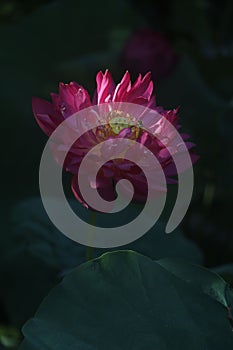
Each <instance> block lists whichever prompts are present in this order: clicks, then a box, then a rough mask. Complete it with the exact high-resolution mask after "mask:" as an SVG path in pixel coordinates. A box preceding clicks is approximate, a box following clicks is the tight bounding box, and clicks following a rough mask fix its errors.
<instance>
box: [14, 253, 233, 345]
mask: <svg viewBox="0 0 233 350" xmlns="http://www.w3.org/2000/svg"><path fill="white" fill-rule="evenodd" d="M174 264H175V269H174V268H173V261H172V260H170V261H169V262H168V261H163V260H162V261H152V260H151V259H149V258H147V257H145V256H142V255H139V254H137V253H135V252H132V251H121V252H120V251H118V252H113V253H107V254H104V255H103V256H102V257H101V258H98V259H96V260H94V261H91V262H88V263H86V264H83V265H81V266H80V267H79V268H76V269H75V270H74V271H73V272H71V273H70V274H69V275H68V276H66V277H65V278H64V280H63V281H62V283H60V284H59V285H58V286H57V287H56V288H54V289H53V290H52V292H51V293H50V294H49V296H48V297H47V298H45V300H44V301H43V303H42V304H41V306H40V308H39V310H38V311H37V313H36V315H35V317H34V318H33V319H32V320H30V321H29V322H28V323H27V324H26V326H25V327H24V328H23V333H24V336H25V340H24V342H23V343H22V345H21V347H20V350H29V349H30V350H40V349H41V350H45V349H46V350H53V349H57V350H59V349H61V350H68V349H82V350H97V349H101V350H105V349H106V350H108V349H111V350H119V349H121V350H124V349H125V350H130V349H133V350H141V349H147V350H154V349H159V350H170V349H179V350H180V349H190V350H200V349H211V350H219V349H221V348H222V346H224V349H225V350H228V349H232V346H233V333H232V328H231V325H230V322H229V320H228V319H227V315H228V310H227V308H226V307H225V306H224V305H226V300H225V297H224V295H225V292H226V291H227V290H228V286H227V285H226V283H225V282H224V281H222V280H221V278H220V277H219V276H217V275H216V274H212V273H211V272H209V271H207V270H203V269H202V268H200V267H198V266H192V265H186V264H184V263H181V262H178V261H174ZM189 269H190V270H189ZM188 276H189V277H188ZM219 286H221V288H219ZM208 287H209V289H208ZM222 287H224V289H223V290H222ZM206 290H212V291H214V293H212V292H211V293H208V292H206ZM216 296H217V297H216ZM219 296H221V300H223V301H224V303H223V304H224V305H223V304H222V303H221V302H219ZM231 299H232V294H231Z"/></svg>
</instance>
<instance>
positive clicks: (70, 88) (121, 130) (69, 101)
mask: <svg viewBox="0 0 233 350" xmlns="http://www.w3.org/2000/svg"><path fill="white" fill-rule="evenodd" d="M96 82H97V89H96V92H95V94H94V98H93V100H92V101H91V99H90V96H89V94H88V92H87V91H86V90H85V89H84V88H83V87H82V86H80V85H78V84H77V83H75V82H71V83H69V84H63V83H60V87H59V94H53V93H52V94H51V97H52V103H50V102H47V101H45V100H43V99H40V98H36V97H34V98H33V100H32V107H33V113H34V116H35V118H36V120H37V122H38V124H39V126H40V127H41V129H42V130H43V131H44V133H45V134H46V135H48V136H50V135H51V134H52V133H53V131H54V130H55V129H56V128H57V127H58V125H59V124H60V123H62V121H64V120H65V119H67V118H68V117H70V116H71V115H73V114H74V113H76V112H78V111H80V110H82V109H84V108H86V107H90V106H92V105H93V106H94V105H96V104H97V105H102V104H104V103H106V102H107V103H108V102H128V103H131V104H135V105H142V106H145V108H146V107H149V108H150V109H153V110H156V111H157V112H158V113H159V114H160V115H162V116H163V117H164V118H163V121H161V123H160V124H159V125H158V131H159V132H160V134H162V135H164V137H165V138H166V141H165V142H164V143H162V142H161V141H159V140H158V139H157V138H156V137H154V136H153V135H152V134H151V133H150V132H149V131H148V130H146V129H143V127H142V125H143V119H142V124H140V123H137V124H136V125H133V123H132V120H131V119H130V117H124V118H123V117H122V116H121V114H120V113H121V112H119V111H113V112H111V113H110V116H109V118H108V123H107V125H105V126H102V125H101V126H99V127H97V128H94V129H93V130H91V131H89V132H87V133H86V134H84V135H82V136H81V137H80V138H79V139H78V140H77V141H76V142H75V143H74V144H73V146H72V147H71V149H70V150H69V152H68V154H67V157H66V160H65V163H64V168H65V170H66V171H69V172H70V173H72V174H73V180H72V190H73V193H74V195H75V196H76V198H77V199H78V200H79V201H80V202H81V203H82V204H83V205H85V206H87V205H86V203H85V202H84V200H83V197H82V195H81V193H80V190H79V186H78V178H77V173H78V171H79V167H80V164H81V162H82V160H83V158H84V156H85V155H86V154H87V153H88V152H89V151H90V150H91V149H92V147H93V146H95V145H98V144H99V143H100V142H102V141H105V140H108V139H118V138H122V137H123V138H129V139H132V140H136V141H137V142H138V143H140V144H142V145H144V146H146V147H147V148H148V149H149V150H150V151H151V152H152V153H153V154H154V155H155V156H156V157H157V159H158V160H159V162H160V164H161V166H162V168H163V171H164V174H165V176H166V179H167V182H168V183H175V182H176V179H175V178H174V176H176V175H177V170H176V167H175V164H174V161H173V158H172V153H173V152H178V151H177V150H178V146H179V145H177V147H175V148H176V149H175V150H174V149H173V150H172V152H170V151H171V150H169V143H170V142H172V140H174V137H175V136H174V135H171V134H169V133H170V131H168V130H169V129H168V128H167V125H166V122H164V121H166V120H167V121H169V122H170V123H171V124H172V125H173V126H174V127H175V128H176V129H177V130H178V129H179V128H180V125H179V124H178V115H177V113H178V110H177V109H173V110H164V109H163V108H162V107H157V106H156V103H155V97H154V96H152V92H153V82H152V80H151V75H150V73H147V74H146V75H145V76H141V75H140V74H139V76H138V78H137V80H136V81H135V82H134V84H132V83H131V80H130V74H129V73H128V72H126V73H125V75H124V76H123V78H122V80H121V82H120V83H119V84H118V85H115V83H114V81H113V79H112V76H111V74H110V72H109V71H108V70H106V71H105V73H102V72H101V71H100V72H99V73H98V74H97V76H96ZM116 118H118V119H117V120H118V122H114V123H113V121H115V120H116ZM127 118H128V119H127ZM142 118H143V117H142ZM119 120H120V122H119ZM152 124H153V120H152ZM181 137H183V140H185V141H186V140H188V139H189V135H186V134H181ZM186 146H187V148H188V149H189V150H190V155H191V159H192V161H193V162H195V161H196V160H197V159H198V156H196V155H195V153H194V152H193V148H194V146H195V145H194V144H193V143H191V142H187V141H186ZM52 148H53V150H54V154H55V155H56V160H57V161H58V163H59V154H62V152H64V151H66V148H67V147H66V142H65V135H64V142H61V144H59V145H57V144H54V145H52ZM170 148H171V147H170ZM104 152H105V153H106V152H108V150H107V149H105V151H104ZM105 155H106V158H107V154H104V153H103V156H105ZM121 178H126V179H128V180H129V181H130V182H131V183H132V184H133V186H134V188H135V194H134V200H135V201H139V202H144V201H145V200H146V197H147V181H146V179H145V175H144V174H143V172H142V170H141V169H140V168H139V167H138V166H137V165H135V164H134V163H132V162H130V161H128V160H126V159H120V160H119V159H117V160H111V161H107V162H106V163H105V165H104V166H103V167H102V168H101V169H100V171H99V173H98V176H97V179H96V182H95V183H94V184H93V183H92V184H91V186H93V187H94V188H95V189H97V190H98V192H99V193H100V195H101V196H102V197H103V198H104V199H106V200H109V201H110V200H113V199H114V198H115V183H116V182H117V181H118V180H119V179H121ZM90 181H91V180H90Z"/></svg>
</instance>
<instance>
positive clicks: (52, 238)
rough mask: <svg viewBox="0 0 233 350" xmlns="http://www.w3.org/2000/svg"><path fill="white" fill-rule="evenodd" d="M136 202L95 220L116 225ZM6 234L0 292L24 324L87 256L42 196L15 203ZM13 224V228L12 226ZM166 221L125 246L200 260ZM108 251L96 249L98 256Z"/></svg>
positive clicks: (10, 313)
mask: <svg viewBox="0 0 233 350" xmlns="http://www.w3.org/2000/svg"><path fill="white" fill-rule="evenodd" d="M72 203H73V207H75V209H76V211H77V212H78V213H79V214H81V216H82V217H83V218H84V219H85V220H88V218H89V215H90V214H89V211H88V210H86V209H85V208H83V207H82V206H81V205H80V204H78V203H77V202H76V201H73V202H72ZM135 211H136V210H135V208H134V207H133V208H131V210H130V212H129V211H125V212H123V213H122V214H121V215H120V218H119V215H117V217H116V218H115V219H113V218H111V219H110V220H109V219H107V218H106V216H104V217H103V216H101V215H97V223H98V224H100V225H106V226H108V224H109V221H110V222H111V224H112V225H113V226H114V225H116V226H117V224H120V223H121V222H122V223H124V222H125V221H126V219H128V218H129V217H130V216H131V217H133V216H134V214H135ZM8 221H9V222H8V226H7V225H6V227H8V232H7V235H2V236H1V245H0V247H1V248H2V257H3V261H2V264H1V268H0V270H1V276H2V283H3V286H4V287H3V288H2V289H1V293H0V294H1V296H2V298H3V300H4V303H5V306H6V311H7V313H8V316H9V318H10V320H11V321H12V322H13V323H14V324H16V325H18V326H21V325H22V324H23V323H24V322H26V320H27V319H28V318H29V317H31V316H32V315H33V314H34V312H35V310H36V308H37V307H38V305H39V303H40V302H41V300H42V299H43V297H44V296H45V295H46V294H47V292H48V291H49V290H50V288H51V286H52V285H53V284H54V283H57V282H58V281H59V279H60V278H61V277H62V276H64V275H65V274H66V273H67V272H69V271H70V270H71V269H73V268H74V267H76V266H77V265H79V264H80V263H83V262H84V261H85V260H86V247H84V246H82V245H80V244H77V243H75V242H73V241H71V240H70V239H68V238H67V237H65V236H64V235H62V234H61V233H60V232H58V230H57V229H56V228H55V226H54V225H53V224H52V223H51V222H50V220H49V218H48V216H47V215H46V212H45V210H44V208H43V206H42V203H41V200H40V199H39V198H31V199H28V200H25V201H22V202H20V203H19V204H17V205H16V206H15V207H14V209H13V210H12V214H11V215H10V218H9V220H8ZM9 227H10V228H11V229H10V230H9ZM164 230H165V225H164V224H162V223H157V224H156V226H155V227H154V228H153V229H151V230H150V231H149V232H148V233H147V234H146V235H144V236H143V237H141V238H140V239H138V240H137V241H135V242H133V243H131V244H129V245H127V246H125V247H122V248H123V249H125V248H127V249H133V250H136V251H138V252H139V253H142V254H144V255H147V256H149V257H151V258H152V259H160V258H163V257H180V258H184V259H186V260H188V261H189V262H194V263H201V262H202V254H201V252H200V250H199V248H198V247H197V246H196V245H194V244H193V243H192V242H190V241H188V240H187V239H186V238H185V236H184V235H183V233H182V232H181V231H179V230H176V231H175V232H174V233H172V234H170V235H166V234H165V233H164ZM103 252H106V250H104V249H94V257H97V256H99V255H101V254H102V253H103Z"/></svg>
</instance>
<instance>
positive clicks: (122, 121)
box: [97, 111, 142, 139]
mask: <svg viewBox="0 0 233 350" xmlns="http://www.w3.org/2000/svg"><path fill="white" fill-rule="evenodd" d="M107 121H108V123H107V124H106V125H105V126H102V127H98V129H97V130H98V131H97V134H98V136H99V137H100V138H101V139H105V138H108V137H109V136H113V137H116V136H117V135H118V134H119V133H120V132H121V131H122V130H124V129H128V128H129V129H130V130H131V134H130V135H129V136H128V137H129V138H130V139H137V138H138V136H139V135H140V133H141V131H142V121H135V120H134V118H133V117H132V116H130V114H129V113H126V112H123V111H111V112H110V113H109V114H108V117H107Z"/></svg>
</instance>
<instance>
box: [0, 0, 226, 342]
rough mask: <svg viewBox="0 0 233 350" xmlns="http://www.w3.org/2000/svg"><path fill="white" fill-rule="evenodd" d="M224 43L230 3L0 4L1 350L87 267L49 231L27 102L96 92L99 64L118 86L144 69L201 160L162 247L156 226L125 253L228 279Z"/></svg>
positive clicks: (78, 251) (79, 252)
mask: <svg viewBox="0 0 233 350" xmlns="http://www.w3.org/2000/svg"><path fill="white" fill-rule="evenodd" d="M158 33H159V34H158ZM232 38H233V3H232V1H230V0H223V1H219V0H214V1H207V0H190V1H185V0H177V1H175V0H170V1H161V0H157V1H153V0H145V1H143V2H142V1H140V0H136V1H132V0H131V1H130V0H112V1H107V0H99V1H98V2H95V1H75V0H63V1H46V0H44V1H42V0H34V1H29V0H27V1H22V0H21V1H1V3H0V40H1V49H0V77H1V94H0V105H1V142H2V145H1V184H2V190H1V202H0V204H1V217H2V220H1V235H0V253H1V256H0V271H1V285H0V298H1V299H0V303H1V314H0V349H1V347H2V348H3V349H5V348H14V346H15V345H16V344H17V342H18V339H19V333H18V331H17V329H19V328H20V327H21V325H22V324H23V323H24V322H25V321H26V319H27V318H29V317H31V316H32V314H33V313H34V311H35V309H36V308H37V306H38V304H39V303H40V301H41V299H42V298H43V296H44V295H45V294H46V293H47V292H48V290H49V289H50V288H51V286H52V285H54V284H55V283H56V282H57V281H58V280H59V279H60V278H61V277H62V276H63V275H64V274H65V272H66V271H68V270H70V269H72V268H73V267H74V266H76V265H77V264H79V263H80V262H82V261H84V260H85V252H84V249H83V247H80V246H79V245H76V244H74V243H73V242H71V241H69V240H68V239H66V238H65V237H63V236H62V235H60V234H59V233H58V232H55V231H56V230H55V229H54V228H53V225H52V224H50V222H49V220H48V218H47V216H46V214H45V212H44V210H43V208H42V205H41V203H40V200H39V197H38V196H39V188H38V168H39V161H40V156H41V153H42V150H43V147H44V145H45V142H46V137H45V136H44V135H43V134H42V132H41V130H40V129H39V127H38V126H37V124H36V122H35V120H34V118H33V115H32V111H31V98H32V96H33V95H35V96H40V97H44V98H46V99H48V98H49V93H50V92H51V91H53V92H56V91H57V89H58V83H59V82H60V81H64V82H69V81H71V80H74V81H77V82H78V83H80V84H81V85H83V86H84V87H85V88H86V89H88V90H89V91H90V93H91V94H93V92H94V89H95V75H96V73H97V72H98V70H100V69H101V70H105V69H106V68H108V69H110V70H111V72H112V74H113V77H114V79H115V80H116V81H118V80H119V79H120V78H121V76H122V74H123V72H124V70H125V69H128V70H129V71H130V72H131V73H132V75H133V76H135V75H136V74H137V73H139V70H140V71H141V72H143V71H144V70H145V71H146V70H148V69H150V70H151V71H152V75H153V80H154V84H155V93H156V99H157V104H158V105H163V106H164V108H174V107H177V106H179V108H180V109H179V111H180V112H179V113H180V121H181V124H182V125H183V130H184V131H185V132H188V133H190V134H191V135H192V140H193V141H194V142H195V143H196V144H197V150H198V153H199V154H200V156H201V158H200V161H199V162H198V163H197V165H196V166H195V191H194V195H193V201H192V204H191V207H190V209H189V212H188V214H187V215H186V218H185V219H184V221H183V224H182V227H181V228H180V231H179V232H178V233H176V234H174V238H171V239H172V241H170V239H168V238H167V237H166V238H164V236H163V226H162V224H159V225H157V226H156V227H155V228H154V230H152V231H151V232H150V233H149V234H148V235H147V236H145V238H143V240H141V241H140V240H139V241H138V242H135V244H134V245H133V246H132V247H131V248H132V249H136V250H138V251H140V252H143V253H144V254H146V255H148V256H151V257H152V258H155V259H159V258H163V257H165V256H172V257H173V256H182V257H183V258H188V257H189V258H190V259H189V260H190V261H192V262H196V263H199V264H201V263H202V264H204V265H205V266H208V267H211V268H214V269H217V271H218V272H219V273H221V274H222V275H223V276H224V277H225V278H226V279H227V280H228V281H229V282H231V283H232V281H233V277H232V276H233V230H232V228H233V227H232V222H231V221H232V219H231V215H232V214H231V212H232V205H233V186H232V177H233V154H232V145H233V113H232V112H233V41H232ZM69 180H70V179H69V177H67V179H66V180H65V182H67V183H68V184H69ZM173 192H174V193H173ZM174 195H175V191H174V189H172V191H171V194H169V196H170V199H171V201H172V200H173V199H174ZM169 204H170V203H169ZM79 210H83V209H81V208H79ZM168 212H169V210H168ZM83 215H84V216H85V215H86V216H87V215H88V214H87V213H86V212H85V210H84V212H83ZM166 215H168V214H167V213H166V212H165V214H164V220H166ZM155 232H156V235H155V234H154V233H155ZM165 243H166V244H165ZM64 247H66V248H64ZM198 247H199V248H198ZM66 249H67V251H69V252H70V253H69V254H67V255H66V254H65V255H64V250H66ZM96 254H97V255H98V254H99V252H98V251H97V252H96ZM1 324H2V325H3V327H1ZM12 327H16V328H13V330H12Z"/></svg>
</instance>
